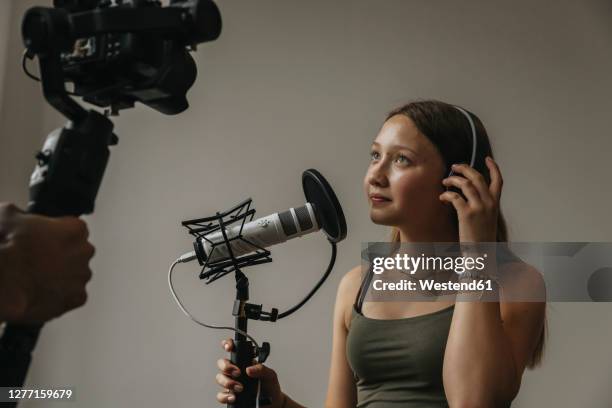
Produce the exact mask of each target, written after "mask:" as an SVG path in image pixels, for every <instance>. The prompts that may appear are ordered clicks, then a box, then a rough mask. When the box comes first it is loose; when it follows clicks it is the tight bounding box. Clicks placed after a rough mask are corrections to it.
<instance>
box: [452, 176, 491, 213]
mask: <svg viewBox="0 0 612 408" xmlns="http://www.w3.org/2000/svg"><path fill="white" fill-rule="evenodd" d="M442 184H444V185H445V186H447V187H448V186H455V187H458V188H460V189H461V192H462V193H463V194H464V195H465V197H466V198H467V201H468V204H469V205H470V206H476V207H478V206H482V204H483V200H482V198H481V197H480V193H479V192H478V190H477V189H476V187H475V186H474V184H473V183H472V182H471V181H470V180H468V179H466V178H465V177H459V176H450V177H447V178H445V179H444V180H443V181H442Z"/></svg>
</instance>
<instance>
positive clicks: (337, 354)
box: [325, 266, 361, 408]
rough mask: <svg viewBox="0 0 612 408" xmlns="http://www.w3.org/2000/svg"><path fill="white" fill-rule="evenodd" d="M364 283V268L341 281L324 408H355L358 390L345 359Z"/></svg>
mask: <svg viewBox="0 0 612 408" xmlns="http://www.w3.org/2000/svg"><path fill="white" fill-rule="evenodd" d="M360 282H361V267H360V266H357V267H355V268H353V269H351V270H350V271H349V272H348V273H347V274H346V275H344V277H343V278H342V280H341V281H340V285H339V286H338V292H337V294H336V305H335V307H334V320H333V340H332V355H331V366H330V369H329V384H328V387H327V398H326V399H325V407H328V408H354V407H355V405H357V389H356V388H355V380H354V376H353V371H352V370H351V368H350V366H349V364H348V361H347V359H346V337H347V334H348V327H349V325H350V319H351V313H352V308H353V301H354V300H355V296H357V291H358V290H359V285H360Z"/></svg>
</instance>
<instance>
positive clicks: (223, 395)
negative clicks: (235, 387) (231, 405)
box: [217, 389, 236, 404]
mask: <svg viewBox="0 0 612 408" xmlns="http://www.w3.org/2000/svg"><path fill="white" fill-rule="evenodd" d="M217 401H219V402H220V403H222V404H227V403H228V402H234V401H236V396H235V395H234V394H233V393H232V392H231V391H230V390H228V389H225V390H223V391H220V392H218V393H217Z"/></svg>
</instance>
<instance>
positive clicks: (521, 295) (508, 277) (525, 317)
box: [499, 261, 546, 330]
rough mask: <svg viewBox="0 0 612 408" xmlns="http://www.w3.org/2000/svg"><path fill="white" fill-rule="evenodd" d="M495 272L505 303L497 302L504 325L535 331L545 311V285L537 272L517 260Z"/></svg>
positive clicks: (535, 269)
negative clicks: (520, 326) (523, 327)
mask: <svg viewBox="0 0 612 408" xmlns="http://www.w3.org/2000/svg"><path fill="white" fill-rule="evenodd" d="M499 272H500V273H499V275H500V278H501V282H502V300H505V301H502V302H501V303H500V309H501V314H502V319H503V320H504V322H505V323H507V324H510V325H524V326H532V328H533V329H535V330H539V326H540V325H541V323H542V322H543V320H544V316H545V310H546V286H545V284H544V279H543V277H542V274H541V273H540V271H539V270H538V269H537V268H536V267H534V266H533V265H530V264H528V263H526V262H522V261H519V262H510V263H507V264H504V265H503V266H501V267H500V270H499ZM519 323H520V324H519Z"/></svg>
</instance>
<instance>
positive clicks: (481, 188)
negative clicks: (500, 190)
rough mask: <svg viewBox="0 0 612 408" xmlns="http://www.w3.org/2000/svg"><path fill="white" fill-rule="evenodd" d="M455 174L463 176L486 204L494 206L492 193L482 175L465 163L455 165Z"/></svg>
mask: <svg viewBox="0 0 612 408" xmlns="http://www.w3.org/2000/svg"><path fill="white" fill-rule="evenodd" d="M453 172H455V173H459V174H461V175H463V176H464V177H465V178H466V179H467V180H469V181H470V182H471V184H472V186H473V187H474V189H475V190H476V191H477V192H478V195H479V196H480V199H481V200H482V202H483V203H484V204H487V205H489V204H492V201H493V200H492V196H491V192H490V191H489V186H488V185H487V181H486V180H485V178H484V176H483V175H482V173H480V172H479V171H478V170H476V169H475V168H473V167H470V166H469V165H468V164H465V163H460V164H454V165H453Z"/></svg>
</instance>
